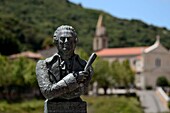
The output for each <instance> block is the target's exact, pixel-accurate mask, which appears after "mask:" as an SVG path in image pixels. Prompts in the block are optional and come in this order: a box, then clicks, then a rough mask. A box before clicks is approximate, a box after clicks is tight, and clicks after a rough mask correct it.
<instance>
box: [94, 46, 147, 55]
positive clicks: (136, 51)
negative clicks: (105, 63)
mask: <svg viewBox="0 0 170 113" xmlns="http://www.w3.org/2000/svg"><path fill="white" fill-rule="evenodd" d="M146 48H147V47H127V48H106V49H102V50H100V51H97V52H96V54H97V55H98V56H128V55H141V54H142V53H143V51H144V50H145V49H146Z"/></svg>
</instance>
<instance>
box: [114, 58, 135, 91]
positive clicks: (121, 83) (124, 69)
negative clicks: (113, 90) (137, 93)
mask: <svg viewBox="0 0 170 113" xmlns="http://www.w3.org/2000/svg"><path fill="white" fill-rule="evenodd" d="M111 75H112V76H113V79H114V81H115V85H116V86H118V87H125V88H128V87H129V85H131V84H133V82H134V72H133V71H132V70H131V68H130V65H129V61H128V60H125V61H123V62H122V63H121V62H119V61H114V62H112V64H111Z"/></svg>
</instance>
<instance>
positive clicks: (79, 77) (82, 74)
mask: <svg viewBox="0 0 170 113" xmlns="http://www.w3.org/2000/svg"><path fill="white" fill-rule="evenodd" d="M88 74H89V73H88V72H87V71H79V72H78V73H75V74H74V76H75V77H76V80H77V82H79V83H81V82H84V81H85V80H86V79H87V77H88Z"/></svg>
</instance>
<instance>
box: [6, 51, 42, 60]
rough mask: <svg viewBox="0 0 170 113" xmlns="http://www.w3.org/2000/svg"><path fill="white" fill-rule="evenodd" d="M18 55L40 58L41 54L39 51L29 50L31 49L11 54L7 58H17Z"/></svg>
mask: <svg viewBox="0 0 170 113" xmlns="http://www.w3.org/2000/svg"><path fill="white" fill-rule="evenodd" d="M19 57H27V58H33V59H41V58H42V57H43V56H42V55H41V54H39V53H34V52H31V51H25V52H22V53H17V54H13V55H10V56H9V58H11V59H15V58H19Z"/></svg>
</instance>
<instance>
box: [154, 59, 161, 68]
mask: <svg viewBox="0 0 170 113" xmlns="http://www.w3.org/2000/svg"><path fill="white" fill-rule="evenodd" d="M155 66H156V67H160V66H161V59H159V58H156V59H155Z"/></svg>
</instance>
